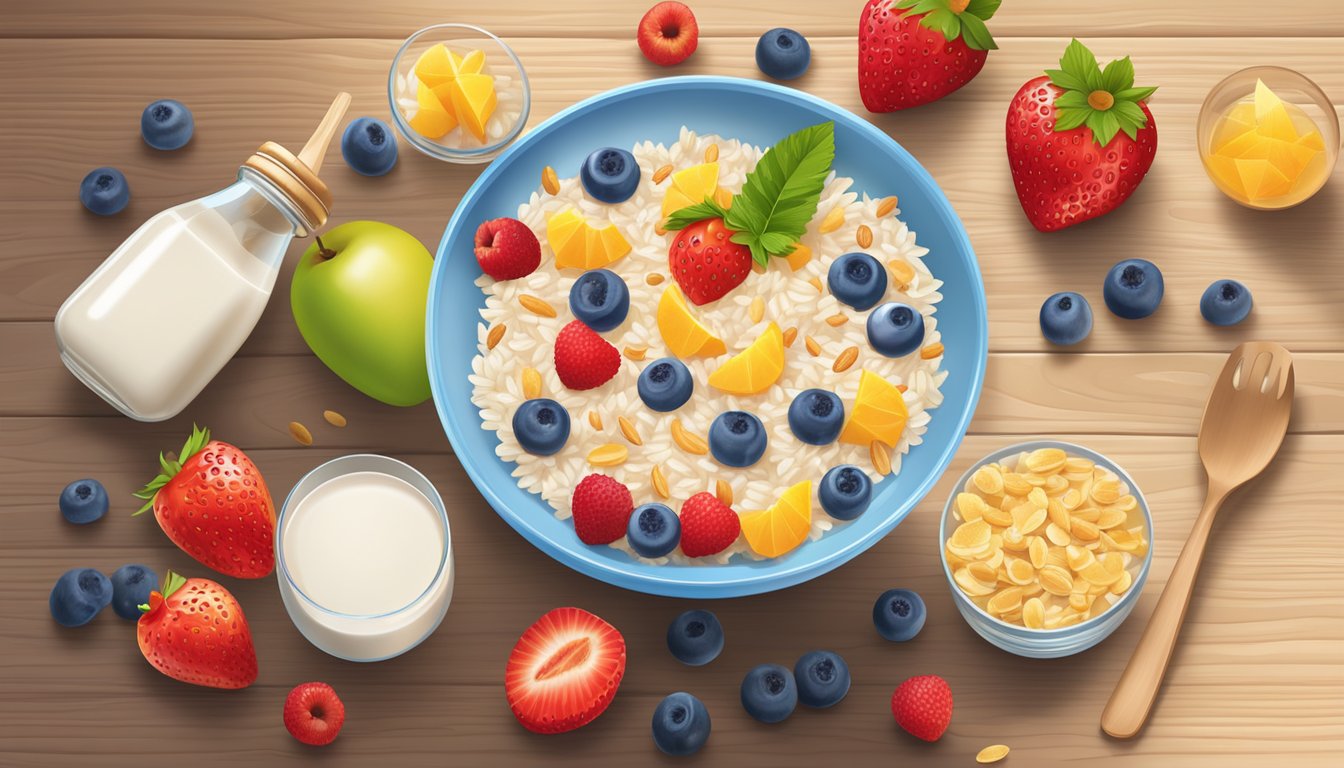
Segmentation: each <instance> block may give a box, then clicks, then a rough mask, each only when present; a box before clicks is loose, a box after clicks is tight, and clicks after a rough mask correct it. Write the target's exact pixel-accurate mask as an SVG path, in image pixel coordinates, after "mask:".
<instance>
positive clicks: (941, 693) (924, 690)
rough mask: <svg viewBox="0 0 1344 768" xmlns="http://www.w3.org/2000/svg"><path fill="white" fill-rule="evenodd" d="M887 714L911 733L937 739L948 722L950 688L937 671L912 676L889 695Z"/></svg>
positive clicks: (950, 698) (950, 715)
mask: <svg viewBox="0 0 1344 768" xmlns="http://www.w3.org/2000/svg"><path fill="white" fill-rule="evenodd" d="M891 714H892V715H893V716H895V718H896V723H897V724H898V725H900V726H901V727H902V728H904V729H905V730H906V732H908V733H909V734H910V735H911V736H914V737H916V738H919V739H923V740H924V741H937V740H938V739H940V738H942V735H943V732H944V731H946V730H947V724H948V723H950V722H952V689H951V688H949V687H947V681H946V680H944V679H943V678H941V677H939V676H937V675H921V676H919V677H912V678H910V679H909V680H906V681H905V682H904V683H901V684H900V685H899V686H897V688H896V692H895V693H893V694H892V695H891Z"/></svg>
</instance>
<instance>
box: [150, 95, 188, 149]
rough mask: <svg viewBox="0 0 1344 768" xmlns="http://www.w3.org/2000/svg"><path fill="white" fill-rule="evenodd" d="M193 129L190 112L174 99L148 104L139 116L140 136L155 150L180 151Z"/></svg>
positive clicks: (185, 106)
mask: <svg viewBox="0 0 1344 768" xmlns="http://www.w3.org/2000/svg"><path fill="white" fill-rule="evenodd" d="M195 129H196V120H195V119H194V118H193V117H192V116H191V110H190V109H187V105H186V104H183V103H182V102H180V101H177V100H176V99H159V100H158V101H154V102H150V105H149V106H148V107H145V111H144V112H143V113H141V115H140V135H141V136H143V137H144V138H145V143H146V144H148V145H149V146H151V147H153V148H155V149H181V148H182V147H185V146H186V145H187V142H188V141H191V132H192V131H193V130H195Z"/></svg>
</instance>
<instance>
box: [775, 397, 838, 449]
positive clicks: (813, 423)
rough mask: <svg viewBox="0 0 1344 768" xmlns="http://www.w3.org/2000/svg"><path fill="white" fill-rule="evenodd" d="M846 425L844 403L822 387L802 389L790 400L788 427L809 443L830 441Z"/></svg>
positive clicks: (817, 443) (795, 435)
mask: <svg viewBox="0 0 1344 768" xmlns="http://www.w3.org/2000/svg"><path fill="white" fill-rule="evenodd" d="M844 425H845V405H844V403H841V402H840V398H839V396H837V395H836V394H835V393H834V392H828V391H826V390H824V389H805V390H803V391H802V392H799V393H798V396H797V397H795V398H793V402H792V403H790V404H789V429H792V430H793V436H794V437H796V438H798V439H799V440H801V441H803V442H804V443H807V444H808V445H830V444H831V443H833V442H835V438H837V437H839V436H840V428H841V427H843V426H844Z"/></svg>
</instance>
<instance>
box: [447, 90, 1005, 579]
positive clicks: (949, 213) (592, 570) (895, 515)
mask: <svg viewBox="0 0 1344 768" xmlns="http://www.w3.org/2000/svg"><path fill="white" fill-rule="evenodd" d="M695 88H719V89H726V90H729V91H740V92H751V91H756V92H762V93H765V94H768V95H770V96H771V97H774V98H778V99H781V100H783V101H787V102H791V103H793V104H794V105H795V106H802V107H804V108H806V109H810V110H812V111H813V112H815V113H816V114H818V115H819V116H820V117H822V118H823V119H827V120H833V121H835V122H837V123H844V124H845V125H846V126H847V127H848V128H850V129H852V130H854V131H856V132H857V133H859V134H862V135H866V136H867V137H868V138H869V139H870V140H871V141H873V142H874V143H878V144H882V145H885V146H886V147H887V148H888V150H889V151H890V152H892V153H893V154H894V155H895V156H896V157H898V158H900V160H901V161H903V162H905V163H906V164H907V168H908V169H909V171H910V174H911V177H912V182H913V184H914V185H916V186H917V191H916V192H915V193H914V194H919V195H924V196H926V198H927V199H928V200H930V202H931V204H932V207H933V209H934V210H935V211H936V214H937V215H939V216H941V217H942V218H944V219H945V224H946V226H947V228H948V232H949V235H950V236H951V237H952V238H953V239H954V240H955V242H956V246H955V247H956V248H957V249H959V250H960V251H962V252H964V253H965V254H966V256H967V257H968V258H969V259H970V261H971V263H972V264H973V265H974V266H975V267H976V268H975V269H973V270H971V279H972V284H971V285H970V286H969V288H970V293H971V297H972V301H973V307H972V310H973V311H974V312H975V314H976V316H977V317H978V318H979V326H980V327H979V329H978V330H979V333H977V334H976V339H975V346H976V348H975V355H974V364H973V367H972V369H971V370H970V371H969V372H968V375H969V376H970V389H969V393H968V394H969V397H968V398H967V400H968V401H967V403H966V408H965V409H964V410H963V412H962V413H961V414H960V418H959V421H958V423H957V424H956V425H955V428H954V431H953V437H952V439H950V440H949V441H948V442H947V444H946V445H945V446H944V447H943V449H942V452H941V454H940V455H939V456H938V457H937V458H936V460H935V461H934V464H933V469H932V470H931V471H930V472H929V473H928V474H927V475H926V476H925V477H924V478H923V479H922V480H921V481H920V482H919V484H918V486H917V487H916V488H915V489H914V490H913V491H912V492H910V493H909V494H908V495H907V496H906V497H905V498H904V499H903V500H902V501H901V502H900V504H899V505H898V506H897V507H896V508H895V509H894V510H893V511H892V512H891V513H890V514H889V515H888V517H887V519H885V520H883V521H882V522H881V523H880V524H878V525H876V526H874V527H873V528H872V529H871V530H869V531H867V532H866V533H865V534H864V535H863V536H861V537H859V538H857V539H856V540H855V541H853V542H851V543H850V544H849V545H848V546H846V547H844V548H842V549H838V550H836V551H834V552H831V553H829V554H828V555H826V556H824V557H822V558H820V559H811V560H803V561H798V562H790V563H787V564H785V565H783V566H781V567H779V568H763V569H761V570H759V571H754V572H753V573H752V574H751V575H749V576H747V577H745V578H734V579H723V580H714V579H704V580H697V581H695V582H691V583H688V582H683V581H680V580H678V579H676V578H675V577H674V576H675V573H676V569H672V568H658V569H656V570H657V571H659V572H662V571H666V572H667V573H668V575H667V576H662V575H653V574H649V573H647V572H641V571H635V570H629V569H626V568H622V567H619V565H622V564H627V563H629V562H634V561H621V562H620V564H617V563H616V562H614V561H610V560H606V559H602V558H598V557H594V556H592V555H591V554H590V553H589V551H588V547H586V546H583V547H566V546H563V545H561V544H559V543H557V542H554V541H552V540H551V539H550V538H548V537H547V536H546V535H545V534H543V533H542V532H540V531H538V530H537V529H536V528H534V527H533V526H531V525H530V524H529V523H528V522H527V521H526V519H525V518H524V517H523V516H521V515H518V514H516V513H513V512H509V511H501V510H502V509H503V510H507V505H505V504H504V502H503V501H502V500H501V499H500V498H499V496H498V494H496V493H495V491H494V489H493V488H492V487H491V486H490V484H489V483H488V482H486V478H485V477H484V476H483V475H482V474H481V471H480V470H479V469H478V468H477V467H476V465H475V462H474V461H473V460H468V461H463V460H462V458H461V457H462V455H463V453H462V452H461V451H460V450H459V448H458V445H457V437H456V436H457V435H458V434H461V433H462V432H463V429H464V427H470V428H472V429H480V424H479V423H474V424H463V423H462V422H463V418H462V416H461V414H459V413H458V410H461V409H454V408H451V407H449V406H448V405H447V404H446V403H445V397H446V395H445V393H444V392H443V390H442V386H441V385H440V383H439V377H438V376H436V375H434V373H433V372H434V371H435V370H437V366H436V365H435V359H436V357H437V347H438V333H439V331H438V325H439V322H438V321H439V313H440V311H441V310H440V309H439V306H438V305H439V303H438V302H436V301H434V297H435V296H436V295H438V292H439V290H440V289H439V284H440V281H442V280H443V279H445V278H444V275H445V274H446V272H447V270H446V268H439V267H438V266H437V265H438V263H439V262H441V261H443V260H444V259H445V258H446V257H447V253H448V247H449V243H450V241H451V240H452V238H453V235H454V234H455V233H456V232H457V231H458V230H459V229H460V228H461V227H462V226H463V222H462V219H463V216H464V212H465V211H467V210H469V209H470V208H471V207H472V203H473V202H474V201H475V199H476V198H477V197H478V196H480V195H481V194H483V190H484V189H486V187H488V186H489V184H490V183H491V181H492V180H493V179H494V178H495V177H496V176H497V175H499V174H501V173H503V169H505V168H507V167H508V165H509V164H510V161H511V159H512V158H513V156H514V155H515V154H517V153H520V152H522V151H523V150H524V149H525V148H526V147H527V146H528V145H530V144H531V143H532V142H533V141H536V140H541V139H543V138H545V136H546V135H547V134H549V133H550V132H552V131H553V130H556V129H557V127H558V126H561V125H563V124H564V123H566V122H568V121H569V120H570V119H572V118H574V117H575V116H577V115H579V114H580V113H582V112H583V111H584V110H585V109H588V108H589V107H591V106H594V105H596V104H604V103H608V102H619V101H624V100H627V99H630V98H633V97H636V96H639V95H641V94H643V93H644V92H646V91H651V90H660V91H661V90H668V91H676V90H689V89H695ZM434 259H435V264H436V266H435V269H434V271H433V273H432V275H431V277H430V284H429V303H428V308H427V311H426V313H425V348H426V358H427V359H428V360H429V368H430V372H431V373H430V391H431V393H432V395H433V399H434V407H435V409H436V410H437V411H438V413H439V419H440V421H441V422H442V423H443V427H444V431H445V432H446V433H447V435H448V439H449V442H450V443H451V444H452V445H453V450H454V453H455V455H457V456H458V461H459V463H460V464H461V465H462V468H463V469H464V470H465V471H466V472H467V476H468V477H470V478H471V481H472V483H473V484H474V485H475V486H476V488H477V490H478V491H479V492H480V493H481V495H482V496H484V497H485V499H486V501H487V502H488V503H489V504H490V506H491V508H493V509H494V510H495V511H496V513H497V514H499V515H500V517H502V518H504V520H505V522H507V523H508V524H509V525H510V526H511V527H512V528H513V529H514V530H515V531H517V532H518V533H519V534H521V535H522V536H523V538H525V539H527V540H528V541H529V542H531V543H532V545H533V546H535V547H536V548H537V549H540V550H541V551H542V552H544V553H546V554H547V555H549V556H550V557H551V558H552V559H554V560H556V561H557V562H560V563H562V564H564V565H566V566H568V567H569V568H572V569H574V570H576V571H579V572H580V573H583V574H585V575H587V576H589V577H592V578H595V579H598V580H600V581H603V582H605V583H608V584H612V585H615V586H618V587H623V588H626V589H631V590H635V591H639V592H645V593H648V594H655V595H663V596H669V597H694V598H702V599H712V598H727V597H742V596H746V595H754V594H761V593H765V592H771V591H774V590H778V589H784V588H786V587H791V586H794V585H797V584H801V583H803V582H806V581H809V580H811V579H813V578H816V577H818V576H821V575H823V574H825V573H828V572H830V571H832V570H834V569H835V568H838V567H839V566H841V565H843V564H844V563H846V562H848V561H850V560H852V559H853V558H855V557H857V556H858V555H859V554H861V553H863V552H865V551H866V550H868V549H869V548H870V547H872V546H873V545H874V544H876V543H877V542H878V541H880V540H881V539H882V538H884V537H885V536H886V535H887V534H888V533H889V532H890V531H891V530H892V529H893V528H895V527H896V526H897V525H898V524H899V523H900V522H901V521H902V520H904V519H905V517H906V516H907V515H908V514H909V513H910V511H911V510H913V509H914V507H915V506H916V505H917V504H918V503H919V502H920V501H921V500H923V499H924V497H925V496H927V495H928V494H929V491H931V490H932V489H933V486H934V484H936V483H937V482H938V480H939V479H940V478H941V477H942V475H943V473H944V472H946V471H947V467H948V465H949V464H950V463H951V461H952V457H953V456H954V455H955V454H956V452H957V449H958V448H959V447H960V446H961V442H962V440H963V439H965V436H966V432H967V429H968V428H969V426H970V422H971V419H972V417H973V416H974V415H975V410H976V406H977V405H978V404H979V401H980V394H981V390H982V388H983V385H984V378H985V368H986V365H987V362H988V358H989V314H988V306H987V303H986V299H985V287H984V279H983V277H982V276H981V274H980V271H979V263H978V260H977V259H976V257H975V250H974V249H973V248H972V247H971V242H970V238H969V236H968V235H967V234H966V228H965V226H964V225H963V224H962V222H961V218H960V217H959V216H957V214H956V210H955V209H954V208H953V207H952V204H951V202H950V201H948V199H947V196H946V195H945V194H944V193H943V191H942V189H941V188H940V187H939V186H938V184H937V182H935V181H934V179H933V177H932V176H931V175H930V174H929V172H928V170H927V169H925V168H924V166H923V165H921V164H920V163H919V161H918V160H916V159H915V157H914V156H913V155H911V154H910V153H909V151H907V150H906V149H905V148H904V147H902V146H901V145H900V143H899V142H897V141H896V140H895V139H893V138H892V137H890V136H889V135H887V134H886V133H885V132H883V131H882V130H880V129H879V128H877V127H876V126H874V125H873V124H872V123H870V122H868V121H867V120H864V119H863V118H861V117H859V116H857V115H855V114H853V113H852V112H849V111H847V110H845V109H842V108H840V107H838V106H836V105H834V104H831V103H830V102H828V101H825V100H823V99H819V98H817V97H815V96H811V95H809V94H807V93H805V92H802V91H799V90H797V89H794V88H788V87H785V86H781V85H775V84H773V83H766V82H762V81H759V80H748V79H744V78H737V77H724V76H718V75H693V76H684V77H668V78H659V79H655V80H649V81H644V82H639V83H633V84H631V85H626V86H622V87H619V88H614V89H611V90H609V91H604V92H602V93H598V94H596V95H594V96H590V97H588V98H586V99H584V100H582V101H579V102H577V103H575V104H573V105H571V106H569V107H567V108H565V109H563V110H561V111H559V112H557V113H556V114H554V115H552V116H551V117H550V118H548V119H547V120H545V121H544V122H542V123H541V124H540V125H538V126H537V127H536V128H533V129H532V130H531V131H529V132H528V133H526V134H525V135H524V136H523V137H522V138H521V139H520V140H519V141H516V142H514V143H513V144H512V145H510V146H509V147H508V148H507V149H506V150H504V152H503V153H502V154H501V155H500V156H499V157H497V158H496V159H495V161H494V162H492V163H491V164H490V165H489V166H488V167H486V169H485V170H484V171H483V172H482V173H481V175H480V176H479V177H477V179H476V181H475V183H473V184H472V185H471V187H470V188H469V189H468V190H467V192H466V194H464V195H463V196H462V199H461V200H460V201H459V202H458V205H457V208H456V209H455V210H454V211H453V215H452V217H451V218H450V219H449V221H448V226H447V227H446V228H445V229H444V233H443V238H442V239H441V240H440V241H439V247H438V249H437V250H436V251H435V257H434ZM471 413H472V416H473V418H474V419H476V420H477V421H479V414H477V412H476V410H475V407H474V406H472V408H471ZM924 447H926V448H927V447H928V446H924ZM488 460H489V461H499V459H498V458H496V457H494V456H493V455H492V456H490V457H489V459H488ZM538 503H539V504H540V503H543V502H540V501H538ZM547 513H548V514H549V510H547ZM636 564H637V563H636ZM700 567H702V568H705V569H712V568H714V567H715V566H710V565H706V566H700Z"/></svg>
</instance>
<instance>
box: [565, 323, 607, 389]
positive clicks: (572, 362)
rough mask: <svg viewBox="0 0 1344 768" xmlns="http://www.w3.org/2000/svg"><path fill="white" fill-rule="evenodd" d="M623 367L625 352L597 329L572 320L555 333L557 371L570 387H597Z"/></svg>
mask: <svg viewBox="0 0 1344 768" xmlns="http://www.w3.org/2000/svg"><path fill="white" fill-rule="evenodd" d="M620 370H621V353H620V352H617V351H616V348H615V347H613V346H611V344H609V343H607V340H606V339H604V338H602V337H601V336H598V335H597V331H594V330H593V329H592V328H589V327H588V326H586V325H584V324H583V321H582V320H571V321H570V322H569V323H568V324H567V325H566V326H565V327H564V328H561V329H560V333H558V334H556V336H555V372H556V373H557V374H559V376H560V383H562V384H564V385H565V386H566V387H569V388H570V389H577V390H584V389H596V388H597V387H600V386H602V385H603V384H606V383H607V382H608V381H611V378H612V377H613V376H615V375H616V373H617V372H618V371H620Z"/></svg>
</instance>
